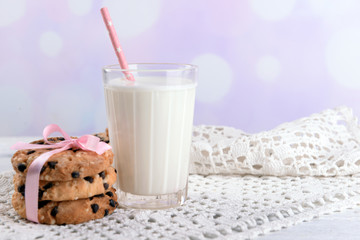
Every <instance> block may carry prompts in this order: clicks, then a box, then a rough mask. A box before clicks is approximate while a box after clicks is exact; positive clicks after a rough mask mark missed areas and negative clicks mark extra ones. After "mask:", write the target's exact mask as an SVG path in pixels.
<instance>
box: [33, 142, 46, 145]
mask: <svg viewBox="0 0 360 240" xmlns="http://www.w3.org/2000/svg"><path fill="white" fill-rule="evenodd" d="M35 144H40V145H43V144H45V142H44V141H38V142H37V143H35Z"/></svg>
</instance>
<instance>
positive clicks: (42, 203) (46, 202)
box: [38, 200, 50, 209]
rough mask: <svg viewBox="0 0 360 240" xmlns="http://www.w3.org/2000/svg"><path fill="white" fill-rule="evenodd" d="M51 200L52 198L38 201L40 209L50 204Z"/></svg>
mask: <svg viewBox="0 0 360 240" xmlns="http://www.w3.org/2000/svg"><path fill="white" fill-rule="evenodd" d="M49 202H50V200H46V201H39V203H38V209H40V208H42V207H44V206H45V205H46V204H48V203H49Z"/></svg>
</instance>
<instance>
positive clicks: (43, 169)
mask: <svg viewBox="0 0 360 240" xmlns="http://www.w3.org/2000/svg"><path fill="white" fill-rule="evenodd" d="M45 169H46V167H45V166H43V167H42V168H41V171H40V174H41V173H43V172H44V171H45Z"/></svg>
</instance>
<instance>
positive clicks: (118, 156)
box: [104, 77, 195, 196]
mask: <svg viewBox="0 0 360 240" xmlns="http://www.w3.org/2000/svg"><path fill="white" fill-rule="evenodd" d="M164 81H165V79H161V78H158V77H156V78H151V77H142V78H141V77H137V78H136V80H135V82H129V81H127V80H121V79H112V80H110V81H109V82H108V83H107V84H105V86H104V88H105V99H106V106H107V117H108V127H109V132H110V144H111V146H112V147H113V152H114V161H115V167H116V169H117V171H118V174H117V177H118V181H117V184H118V187H120V189H121V191H124V192H127V193H131V194H135V195H146V196H149V195H161V194H170V193H176V192H178V191H180V190H182V189H184V188H185V187H186V184H187V177H188V167H189V156H190V143H191V135H192V124H193V113H194V101H195V83H193V82H191V81H190V80H186V79H181V78H173V79H169V77H166V81H167V82H168V85H166V86H164Z"/></svg>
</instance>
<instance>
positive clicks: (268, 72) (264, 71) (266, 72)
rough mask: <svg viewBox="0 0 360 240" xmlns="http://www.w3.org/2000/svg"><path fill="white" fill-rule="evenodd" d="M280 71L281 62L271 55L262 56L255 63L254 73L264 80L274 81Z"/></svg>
mask: <svg viewBox="0 0 360 240" xmlns="http://www.w3.org/2000/svg"><path fill="white" fill-rule="evenodd" d="M280 71H281V64H280V62H279V60H278V59H277V58H275V57H273V56H262V57H261V58H260V59H259V61H258V62H257V64H256V75H257V76H258V78H260V79H261V80H263V81H264V82H274V81H275V80H276V79H277V77H278V76H279V74H280Z"/></svg>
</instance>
